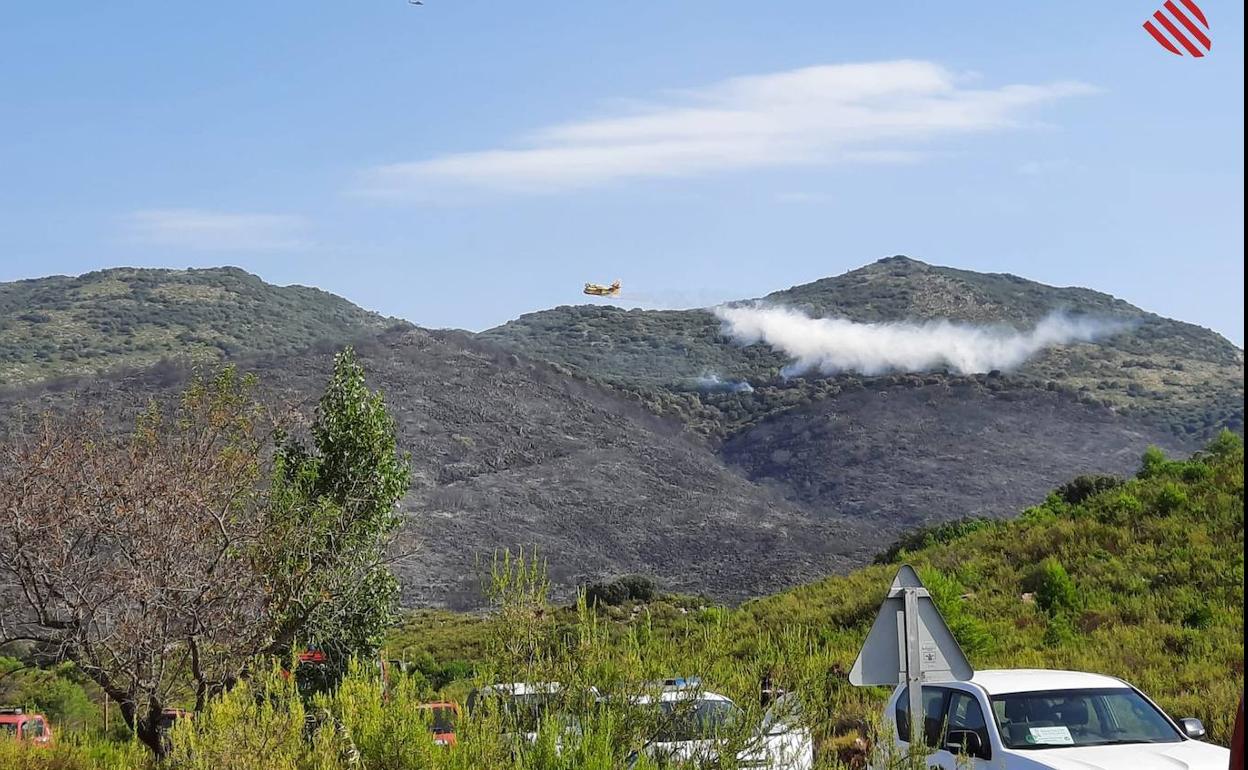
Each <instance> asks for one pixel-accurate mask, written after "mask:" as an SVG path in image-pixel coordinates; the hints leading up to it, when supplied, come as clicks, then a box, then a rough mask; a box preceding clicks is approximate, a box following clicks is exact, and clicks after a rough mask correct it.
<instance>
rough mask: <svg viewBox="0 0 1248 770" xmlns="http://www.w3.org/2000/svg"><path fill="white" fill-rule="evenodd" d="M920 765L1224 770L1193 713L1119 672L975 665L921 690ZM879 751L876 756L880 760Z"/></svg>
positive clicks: (897, 721)
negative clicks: (968, 672)
mask: <svg viewBox="0 0 1248 770" xmlns="http://www.w3.org/2000/svg"><path fill="white" fill-rule="evenodd" d="M923 704H924V714H923V725H924V727H923V729H924V733H925V735H924V738H925V741H926V744H927V751H930V752H931V753H930V754H929V755H928V756H927V758H926V760H925V764H926V765H927V766H928V767H932V768H941V770H955V768H966V770H989V769H990V768H991V769H992V770H1226V768H1227V764H1228V762H1229V760H1230V752H1229V751H1227V750H1226V749H1224V748H1221V747H1218V746H1214V745H1212V744H1209V743H1204V742H1202V741H1201V740H1199V739H1200V738H1203V737H1204V736H1205V729H1204V726H1203V725H1201V723H1200V721H1199V720H1196V719H1181V720H1178V721H1176V720H1174V719H1171V718H1170V717H1169V716H1167V715H1166V713H1165V712H1164V711H1162V710H1161V709H1160V708H1158V706H1157V704H1155V703H1153V702H1152V701H1151V700H1149V698H1148V697H1147V696H1145V695H1144V694H1143V693H1141V692H1140V691H1139V690H1137V689H1135V688H1134V687H1132V686H1131V685H1129V684H1127V683H1126V682H1123V681H1122V680H1120V679H1115V678H1113V677H1109V676H1102V675H1100V674H1086V673H1080V672H1075V671H1044V670H1009V671H980V672H977V673H976V674H975V676H974V677H972V678H971V680H970V681H969V682H949V683H946V684H939V685H924V687H923ZM885 717H886V721H887V722H889V723H891V724H892V725H893V738H894V740H895V748H896V749H897V751H896V752H894V754H895V756H899V757H901V756H906V755H907V754H908V753H909V751H910V716H909V701H908V698H907V696H906V688H905V687H904V686H903V687H898V688H897V690H896V691H895V692H894V693H893V697H892V698H891V699H890V700H889V703H888V707H887V711H886V712H885ZM880 762H881V758H879V757H877V760H876V763H877V765H878V764H880Z"/></svg>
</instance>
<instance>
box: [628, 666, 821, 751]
mask: <svg viewBox="0 0 1248 770" xmlns="http://www.w3.org/2000/svg"><path fill="white" fill-rule="evenodd" d="M632 702H633V705H635V706H638V707H641V708H654V709H657V710H658V711H659V714H658V715H657V719H656V722H657V724H658V725H659V728H658V732H657V733H656V734H655V736H654V739H653V740H651V741H650V742H649V743H648V744H647V745H646V746H645V748H644V749H643V751H644V752H645V754H646V755H647V756H649V757H650V758H652V759H655V760H660V761H668V762H693V761H701V762H708V763H712V762H714V761H715V760H716V758H717V757H718V756H719V752H720V750H721V748H722V747H723V741H724V736H725V734H727V733H729V732H730V731H732V730H733V729H734V723H735V722H737V720H739V719H741V718H743V717H744V712H743V711H742V710H741V708H740V707H739V706H737V705H736V704H735V703H733V702H732V700H731V699H729V698H728V697H727V696H725V695H720V694H719V693H716V692H710V691H709V690H702V689H700V688H699V687H698V686H697V685H696V684H683V683H682V684H666V685H665V686H663V688H662V689H661V691H660V692H658V693H657V694H655V695H643V696H640V697H638V698H635V699H634V700H633V701H632ZM634 760H635V757H634ZM737 760H738V763H739V766H740V767H742V768H760V769H761V768H766V769H767V770H811V768H812V767H813V766H814V744H813V741H812V740H811V736H810V730H809V729H808V728H806V727H805V726H804V725H803V724H802V723H801V711H800V704H799V703H798V701H797V699H796V697H795V696H792V695H785V696H782V697H780V698H779V699H778V700H777V701H776V702H775V703H774V704H773V705H772V707H771V708H770V709H768V711H767V713H766V715H765V716H764V718H763V722H762V725H761V727H760V729H759V730H758V731H757V732H756V734H755V735H754V737H753V739H752V740H751V741H750V743H749V745H748V746H747V748H745V749H744V750H743V751H741V752H740V753H739V754H738V756H737Z"/></svg>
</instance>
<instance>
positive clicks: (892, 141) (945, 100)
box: [357, 60, 1095, 198]
mask: <svg viewBox="0 0 1248 770" xmlns="http://www.w3.org/2000/svg"><path fill="white" fill-rule="evenodd" d="M961 80H962V79H961V78H959V77H958V76H957V75H955V74H954V73H953V72H951V71H949V70H947V69H945V68H944V67H942V66H940V65H938V64H935V63H932V62H926V61H912V60H897V61H882V62H868V63H862V64H836V65H822V66H814V67H805V68H801V69H795V70H790V71H786V72H778V73H771V74H766V75H751V76H745V77H736V78H731V79H728V80H725V81H721V82H719V83H715V84H712V85H710V86H707V87H705V88H701V89H695V90H688V91H679V92H673V93H670V94H668V95H667V96H666V98H664V99H661V100H658V101H655V102H653V103H649V104H646V105H641V106H637V107H636V108H635V109H634V110H633V111H632V112H631V113H629V114H625V115H618V116H610V117H601V118H590V119H586V120H582V121H577V122H572V123H566V124H561V125H555V126H549V127H546V128H543V129H541V130H538V131H537V132H535V133H533V134H531V135H530V136H528V137H525V138H524V140H523V141H522V142H520V145H521V146H519V147H509V148H494V149H486V150H481V151H475V152H462V153H453V154H449V155H442V156H437V157H433V158H428V159H424V160H417V161H413V162H404V163H392V164H386V165H381V166H375V167H373V168H370V169H368V170H366V171H365V172H364V174H363V175H362V179H361V180H360V185H359V188H358V190H357V192H359V193H362V194H365V195H372V196H379V197H399V198H402V197H414V198H421V197H427V198H433V197H434V196H436V195H438V194H440V193H443V192H445V191H447V190H455V189H463V188H468V189H485V190H493V191H501V192H508V193H551V192H563V191H568V190H578V189H585V188H590V187H595V186H600V185H606V184H610V183H613V182H619V181H623V180H628V179H641V178H664V177H697V176H704V175H707V174H712V173H719V172H726V171H738V170H745V169H759V168H773V167H785V166H799V165H828V164H835V163H851V162H852V163H898V162H915V161H917V160H919V159H921V158H922V157H923V155H922V151H921V150H920V149H919V146H921V145H924V144H926V143H929V142H932V141H934V140H937V139H940V138H942V137H952V136H958V135H967V134H974V133H979V132H985V131H998V130H1003V129H1008V128H1015V127H1019V126H1022V125H1026V123H1025V119H1024V113H1025V112H1026V110H1028V109H1029V108H1032V107H1035V106H1038V105H1042V104H1046V103H1050V102H1053V101H1056V100H1060V99H1064V98H1068V97H1072V96H1078V95H1082V94H1088V93H1092V92H1094V91H1095V89H1094V88H1093V87H1092V86H1090V85H1088V84H1086V83H1081V82H1070V81H1067V82H1055V83H1048V84H1042V85H1017V84H1016V85H1005V86H1001V87H998V88H993V89H975V88H967V87H963V86H962V85H961Z"/></svg>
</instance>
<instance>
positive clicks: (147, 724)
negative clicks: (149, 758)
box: [120, 700, 169, 760]
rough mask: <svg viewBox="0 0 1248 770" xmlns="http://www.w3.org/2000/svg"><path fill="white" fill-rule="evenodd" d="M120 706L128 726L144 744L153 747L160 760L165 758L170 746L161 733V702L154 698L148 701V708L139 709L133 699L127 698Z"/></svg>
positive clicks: (152, 749) (153, 751)
mask: <svg viewBox="0 0 1248 770" xmlns="http://www.w3.org/2000/svg"><path fill="white" fill-rule="evenodd" d="M120 706H121V716H122V718H123V719H125V720H126V726H127V727H129V728H130V730H131V731H132V732H133V733H134V734H135V736H136V737H137V738H138V739H139V740H140V741H142V742H143V745H144V746H147V747H148V748H149V749H151V751H152V754H153V755H154V756H155V757H156V758H157V759H158V760H159V759H164V758H165V755H166V754H167V753H168V749H169V747H168V745H167V744H166V742H165V740H164V736H162V735H161V734H160V711H161V708H160V703H158V702H156V701H154V700H153V701H150V702H149V703H148V707H147V708H146V709H139V708H137V706H136V704H135V703H134V701H133V700H127V701H125V702H122V703H121V704H120Z"/></svg>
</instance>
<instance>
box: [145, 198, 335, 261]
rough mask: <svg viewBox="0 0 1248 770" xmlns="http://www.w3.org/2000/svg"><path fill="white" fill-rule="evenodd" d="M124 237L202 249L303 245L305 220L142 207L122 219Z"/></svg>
mask: <svg viewBox="0 0 1248 770" xmlns="http://www.w3.org/2000/svg"><path fill="white" fill-rule="evenodd" d="M123 224H124V226H125V231H126V235H127V237H128V239H129V240H130V241H131V242H134V243H142V244H146V245H150V246H167V247H176V248H186V249H197V250H204V251H285V250H290V249H300V248H306V247H308V246H310V245H311V242H310V241H309V240H307V239H306V238H305V237H304V233H305V231H306V228H307V221H306V220H305V219H304V218H303V217H299V216H293V215H287V214H247V213H231V212H222V211H209V210H205V209H191V208H178V209H144V210H141V211H135V212H132V213H130V214H128V215H127V216H126V217H125V219H124V222H123Z"/></svg>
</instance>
